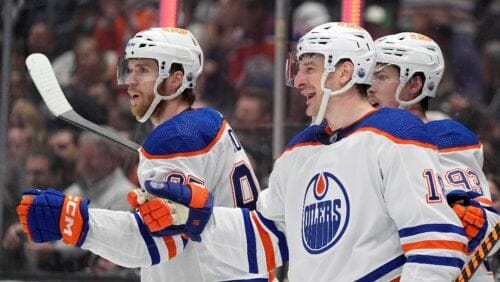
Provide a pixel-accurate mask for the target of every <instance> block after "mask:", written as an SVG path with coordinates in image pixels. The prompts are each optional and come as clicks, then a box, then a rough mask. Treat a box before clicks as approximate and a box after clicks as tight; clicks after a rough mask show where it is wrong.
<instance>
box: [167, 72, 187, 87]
mask: <svg viewBox="0 0 500 282" xmlns="http://www.w3.org/2000/svg"><path fill="white" fill-rule="evenodd" d="M171 77H172V80H171V81H170V82H171V83H172V85H173V86H174V87H175V88H176V89H177V88H179V87H180V86H181V84H182V80H183V79H184V74H183V73H182V71H175V72H174V73H173V74H172V75H171Z"/></svg>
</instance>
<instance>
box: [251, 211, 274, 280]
mask: <svg viewBox="0 0 500 282" xmlns="http://www.w3.org/2000/svg"><path fill="white" fill-rule="evenodd" d="M250 214H251V216H252V221H253V222H254V223H255V226H257V231H258V232H259V236H260V238H261V240H262V244H263V245H264V252H265V255H266V266H267V271H271V270H273V269H275V268H276V262H275V261H274V248H273V244H272V242H271V237H270V236H269V234H268V233H267V231H266V230H265V229H264V227H263V226H262V225H261V223H260V221H259V219H258V218H257V214H256V213H255V211H252V212H250Z"/></svg>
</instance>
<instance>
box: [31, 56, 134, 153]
mask: <svg viewBox="0 0 500 282" xmlns="http://www.w3.org/2000/svg"><path fill="white" fill-rule="evenodd" d="M26 67H27V68H28V71H29V73H30V76H31V78H32V79H33V82H34V83H35V86H36V88H37V89H38V92H40V95H41V96H42V99H43V101H44V102H45V104H46V105H47V107H48V108H49V110H50V112H51V113H52V114H53V115H54V116H56V117H57V118H60V119H62V120H64V121H66V122H69V123H71V124H73V125H75V126H77V127H80V128H82V129H85V130H89V131H92V132H94V133H96V134H98V135H101V136H103V137H106V138H108V139H109V140H111V141H113V142H115V143H117V144H119V145H122V146H124V147H125V148H127V149H129V150H132V151H135V152H137V150H138V149H139V148H140V145H139V144H137V143H135V142H133V141H131V140H128V139H126V138H124V137H122V136H121V135H119V134H118V133H116V132H114V131H112V130H110V129H107V128H104V127H102V126H99V125H97V124H95V123H93V122H91V121H89V120H87V119H85V118H84V117H82V116H80V115H79V114H78V113H77V112H76V111H75V110H73V108H72V107H71V105H70V103H69V102H68V100H67V99H66V97H65V96H64V93H63V91H62V89H61V86H60V85H59V83H58V82H57V78H56V75H55V74H54V71H53V70H52V66H51V64H50V61H49V59H48V58H47V57H46V56H45V55H43V54H40V53H33V54H31V55H29V56H28V57H27V58H26Z"/></svg>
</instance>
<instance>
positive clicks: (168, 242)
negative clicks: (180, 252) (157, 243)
mask: <svg viewBox="0 0 500 282" xmlns="http://www.w3.org/2000/svg"><path fill="white" fill-rule="evenodd" d="M162 238H163V242H164V243H165V246H167V250H168V259H169V260H170V259H172V258H173V257H175V256H176V255H177V247H176V246H175V241H174V239H173V238H172V237H171V236H164V237H162Z"/></svg>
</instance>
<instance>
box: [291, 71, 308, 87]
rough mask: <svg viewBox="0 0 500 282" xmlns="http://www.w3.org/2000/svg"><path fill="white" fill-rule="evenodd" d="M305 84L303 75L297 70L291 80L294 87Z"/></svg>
mask: <svg viewBox="0 0 500 282" xmlns="http://www.w3.org/2000/svg"><path fill="white" fill-rule="evenodd" d="M305 84H306V79H305V76H304V75H302V74H301V72H297V74H296V75H295V79H294V80H293V86H294V87H295V88H302V87H303V86H304V85H305Z"/></svg>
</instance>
